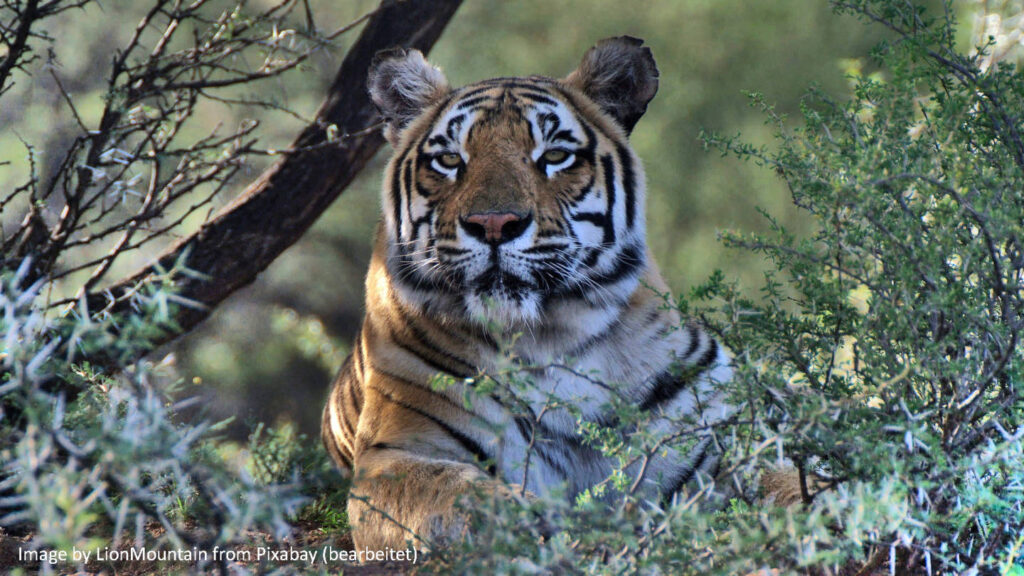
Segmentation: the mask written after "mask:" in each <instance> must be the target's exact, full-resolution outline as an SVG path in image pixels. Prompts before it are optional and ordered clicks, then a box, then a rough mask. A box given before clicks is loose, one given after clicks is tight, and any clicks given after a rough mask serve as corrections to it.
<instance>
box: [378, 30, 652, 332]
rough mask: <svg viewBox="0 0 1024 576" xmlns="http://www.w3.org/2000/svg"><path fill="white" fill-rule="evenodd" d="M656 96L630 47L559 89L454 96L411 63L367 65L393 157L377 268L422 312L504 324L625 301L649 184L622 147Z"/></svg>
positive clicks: (510, 88)
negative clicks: (554, 310) (563, 308)
mask: <svg viewBox="0 0 1024 576" xmlns="http://www.w3.org/2000/svg"><path fill="white" fill-rule="evenodd" d="M656 89H657V69H656V68H655V66H654V62H653V59H651V57H650V52H649V50H648V49H646V48H643V47H642V46H641V43H640V41H638V40H635V39H631V38H616V39H612V40H608V41H605V42H603V43H601V44H599V45H598V46H596V47H595V48H593V49H591V51H590V52H588V53H587V55H586V56H585V57H584V60H583V63H582V64H581V66H580V68H579V69H578V70H577V71H575V72H573V73H572V74H570V75H569V76H568V77H567V78H565V79H563V80H554V79H549V78H543V77H530V78H502V79H495V80H487V81H484V82H479V83H476V84H472V85H470V86H466V87H463V88H461V89H458V90H451V89H450V88H448V85H447V83H446V81H445V80H444V77H443V76H442V75H441V73H440V71H438V70H437V69H436V68H433V67H432V66H430V65H429V64H427V63H426V62H425V61H424V60H423V57H422V55H420V54H419V53H418V52H406V51H395V52H390V53H387V54H384V55H382V56H380V57H378V60H377V61H376V62H375V64H374V67H373V69H372V71H371V76H370V93H371V95H372V96H373V98H374V102H375V103H377V105H378V107H379V108H380V110H381V112H382V113H383V115H384V117H385V119H386V121H387V122H388V126H387V129H386V130H387V135H388V138H389V140H390V141H391V143H392V145H393V146H394V148H395V153H394V155H393V157H392V159H391V161H390V163H389V165H388V169H387V172H386V182H385V186H384V194H383V205H384V233H385V234H386V235H387V247H388V255H387V258H388V270H389V272H390V274H391V276H392V278H393V280H394V282H395V283H396V284H397V285H398V287H399V289H400V290H402V291H403V292H404V293H405V295H406V296H408V297H409V298H410V299H411V300H413V301H415V302H418V303H420V304H422V305H425V306H431V305H432V306H434V307H435V308H436V309H438V310H440V309H441V308H444V309H445V312H447V313H452V308H454V309H455V310H457V311H458V312H457V313H458V314H461V315H464V316H466V317H467V318H472V319H486V320H491V321H496V322H499V323H501V324H504V325H508V324H512V325H529V324H530V323H534V322H537V321H539V320H541V319H542V318H543V317H544V316H545V313H546V311H547V310H548V309H549V307H550V306H551V305H552V303H555V302H559V301H565V300H566V299H575V300H581V301H584V302H587V303H589V304H591V305H593V306H612V305H616V303H618V304H620V305H621V303H624V302H625V300H626V299H627V298H628V297H629V295H630V294H631V293H632V292H633V291H634V290H635V288H636V284H637V282H638V278H639V276H640V273H641V272H642V269H643V266H644V256H645V246H644V186H643V172H642V168H641V166H640V163H639V161H638V160H637V159H636V157H635V156H634V154H633V152H632V150H631V148H630V147H629V144H628V140H627V134H628V131H629V130H630V129H631V128H632V127H633V125H634V124H635V123H636V121H637V120H638V119H639V117H640V115H641V114H642V113H643V111H644V109H646V105H647V102H648V101H649V100H650V98H651V97H653V96H654V92H655V91H656Z"/></svg>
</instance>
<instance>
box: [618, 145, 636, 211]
mask: <svg viewBox="0 0 1024 576" xmlns="http://www.w3.org/2000/svg"><path fill="white" fill-rule="evenodd" d="M615 151H616V152H617V153H618V155H619V164H620V165H621V166H622V189H623V190H624V191H625V194H626V199H625V202H626V227H627V228H632V227H633V220H634V219H635V218H636V173H635V172H634V171H633V162H632V156H630V154H629V150H628V149H626V146H625V145H624V144H623V143H622V142H616V143H615Z"/></svg>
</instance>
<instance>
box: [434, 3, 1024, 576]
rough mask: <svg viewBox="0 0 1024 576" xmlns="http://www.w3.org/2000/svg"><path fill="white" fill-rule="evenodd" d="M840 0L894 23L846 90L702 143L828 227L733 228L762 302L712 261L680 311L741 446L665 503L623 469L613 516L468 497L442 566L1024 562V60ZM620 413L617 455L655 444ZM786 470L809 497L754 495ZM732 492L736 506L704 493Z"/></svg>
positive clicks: (722, 434)
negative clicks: (696, 336)
mask: <svg viewBox="0 0 1024 576" xmlns="http://www.w3.org/2000/svg"><path fill="white" fill-rule="evenodd" d="M834 6H835V8H836V11H837V12H839V13H843V14H854V15H856V16H858V17H859V18H860V19H862V20H866V21H869V22H872V23H874V24H875V25H881V26H884V27H886V28H888V29H889V30H890V31H891V33H892V35H891V40H889V41H887V42H885V43H883V44H881V45H879V46H878V47H877V49H876V50H875V51H874V52H873V58H872V63H871V64H873V65H874V66H876V67H877V71H876V72H874V73H871V74H859V75H856V76H854V77H852V78H851V80H852V82H853V93H852V96H851V98H850V99H849V100H848V101H846V102H840V101H836V100H835V99H833V98H831V97H829V96H828V95H826V94H824V93H822V92H821V91H819V90H816V89H811V91H810V92H809V93H808V94H807V96H806V98H805V99H804V101H803V104H802V111H803V115H802V116H803V117H802V119H801V120H802V125H801V126H800V127H798V128H794V129H790V128H789V127H788V126H789V125H790V123H789V122H788V121H787V119H786V118H783V117H780V116H779V115H777V114H776V113H775V112H774V110H773V108H772V107H771V106H769V105H768V104H767V103H766V102H765V100H764V98H763V97H761V96H759V95H757V94H751V101H752V103H753V105H754V106H756V107H758V108H760V109H761V110H762V111H763V112H764V114H765V115H766V117H767V119H768V122H769V124H771V125H772V126H774V128H775V134H776V146H775V147H774V148H772V149H768V148H758V147H754V146H750V145H748V144H744V143H743V142H742V141H741V140H739V139H738V138H727V137H721V136H718V135H706V136H705V141H706V143H707V144H708V146H709V147H711V148H714V149H717V150H720V151H721V152H722V153H724V154H730V155H734V156H736V157H738V158H740V159H743V160H746V161H752V162H755V163H757V164H758V165H760V166H763V167H765V168H769V169H771V170H774V171H775V172H776V173H777V174H778V175H779V177H780V178H782V179H783V180H784V181H785V183H786V184H787V185H788V187H789V189H790V191H791V192H792V197H793V201H794V202H795V204H796V205H797V206H799V207H800V208H801V209H802V210H803V211H805V212H806V214H807V215H809V216H810V217H811V218H812V219H813V221H814V223H815V229H816V231H815V233H814V234H813V235H812V236H811V237H809V238H797V237H794V236H793V235H792V234H790V233H788V232H787V231H786V230H785V229H784V228H783V227H782V226H781V225H778V224H777V223H775V222H774V221H772V224H773V231H772V232H771V233H770V234H766V235H760V236H751V235H743V234H739V233H727V234H724V235H723V238H724V241H725V242H726V243H727V244H728V245H729V246H732V247H734V248H736V249H739V250H751V251H755V252H758V253H760V254H763V255H764V257H765V258H767V260H768V261H770V262H771V263H772V265H773V268H774V271H772V272H770V273H767V274H766V275H765V279H764V283H763V286H762V287H761V297H760V298H759V299H756V300H751V299H746V298H743V297H742V296H741V292H740V290H739V289H738V286H737V285H736V284H735V283H734V282H729V281H727V280H726V279H724V278H723V276H722V275H721V274H715V275H713V276H712V277H711V278H710V279H709V280H708V281H707V282H706V283H704V284H703V285H701V286H699V287H698V288H697V289H695V290H694V291H693V293H692V294H691V295H690V297H689V298H688V299H686V300H683V301H681V302H678V303H677V304H676V305H677V306H679V307H680V309H681V310H682V311H683V312H684V313H689V314H695V315H698V316H699V317H701V318H702V319H704V320H705V321H706V322H707V323H708V324H709V325H710V326H711V327H712V328H713V330H714V331H715V332H716V333H717V334H718V335H719V337H720V338H721V340H722V341H723V342H724V343H725V344H727V345H728V347H729V348H730V349H731V350H732V351H733V353H734V355H735V367H736V375H735V378H734V380H733V381H732V382H730V383H728V384H727V387H728V389H729V390H730V391H731V394H732V397H733V398H734V400H735V402H736V403H737V404H738V405H740V406H741V410H740V411H739V412H738V413H737V414H736V415H735V416H734V417H733V418H732V419H730V420H729V421H727V422H724V423H722V424H721V425H720V426H717V431H716V433H717V436H718V439H719V440H720V441H721V442H722V443H723V444H725V445H728V447H729V448H728V460H727V461H728V463H729V464H728V466H727V473H726V474H725V475H724V476H723V477H722V478H720V481H719V486H715V487H712V486H711V485H708V486H705V487H704V488H701V489H700V490H699V491H697V492H696V493H691V494H687V495H685V496H684V497H682V498H680V499H679V500H678V501H677V502H675V503H673V505H671V506H668V507H664V508H662V507H660V506H658V505H656V504H654V503H650V502H643V501H641V500H640V499H639V498H638V497H636V496H635V495H632V494H631V493H630V491H629V484H628V476H627V475H626V474H625V473H623V472H622V470H619V471H618V472H617V473H616V474H613V476H612V478H611V479H610V480H611V481H610V484H611V485H614V484H615V483H616V481H618V482H619V484H618V488H619V489H623V493H624V496H622V497H621V498H617V499H616V501H615V504H614V505H613V509H612V510H611V511H609V510H608V508H607V506H606V505H605V504H603V503H602V504H594V502H593V501H590V500H583V501H580V502H577V503H576V505H575V506H569V505H566V504H564V503H559V502H558V501H557V500H553V501H542V502H532V503H524V504H523V505H521V506H518V507H514V509H513V510H509V509H507V508H504V507H503V506H501V505H497V504H496V505H495V506H494V507H493V508H492V509H489V510H487V511H484V512H481V511H480V510H476V511H475V513H476V514H477V515H478V516H480V517H481V518H480V521H479V522H478V530H477V531H476V532H474V533H473V537H472V538H471V540H470V541H469V543H468V544H467V545H466V546H465V547H463V548H461V549H458V550H455V551H448V552H447V553H445V554H444V555H443V556H442V557H441V558H440V559H438V560H437V561H436V563H435V564H434V567H435V568H437V569H438V571H439V572H445V571H452V572H458V573H485V572H488V573H538V572H545V571H554V572H556V573H600V574H605V573H607V574H612V573H615V574H618V573H671V574H743V573H749V572H752V571H755V570H758V569H774V570H777V571H779V572H780V573H804V574H838V573H844V574H846V573H849V574H853V573H859V574H871V573H875V572H878V573H899V574H997V573H998V574H1022V573H1024V546H1022V545H1024V445H1022V438H1024V427H1022V420H1024V397H1022V392H1024V390H1022V386H1024V345H1022V343H1021V332H1022V330H1024V293H1022V282H1024V238H1022V236H1021V235H1022V234H1024V195H1022V193H1021V191H1022V190H1024V139H1022V135H1021V130H1024V124H1022V119H1024V77H1022V75H1021V73H1020V72H1019V71H1017V70H1016V69H1015V68H1014V67H1013V66H1011V65H1009V64H1005V63H1003V64H999V65H991V66H988V65H987V64H986V65H985V66H983V65H982V64H983V63H991V60H989V59H986V47H984V46H983V47H982V48H981V50H980V52H979V53H978V54H977V55H973V56H969V55H964V54H962V53H959V52H957V51H956V49H955V48H954V41H953V39H954V35H955V28H954V22H953V20H952V16H951V15H950V11H949V7H948V6H947V9H946V11H945V12H943V13H942V14H940V16H938V17H935V16H929V15H928V14H927V13H926V12H925V10H923V9H922V8H920V7H918V6H912V5H910V4H909V3H905V2H902V1H890V0H872V1H857V2H835V3H834ZM765 216H766V218H768V219H769V220H771V216H770V215H768V214H765ZM494 379H495V380H496V381H499V382H504V383H505V387H506V388H508V389H509V390H510V391H512V392H513V393H514V392H515V390H516V389H518V388H519V387H521V386H523V385H525V386H529V382H526V383H525V384H523V383H520V382H518V381H517V380H516V378H514V377H511V375H510V374H509V373H503V374H499V375H497V376H496V377H495V378H494ZM552 402H555V400H552ZM618 413H619V415H620V421H621V422H622V425H623V427H622V428H621V429H620V430H619V431H618V432H619V433H609V431H608V430H594V429H588V428H587V427H582V426H581V428H582V430H581V431H582V432H583V433H584V434H587V433H591V434H592V436H593V437H594V440H596V441H598V443H597V445H599V446H601V448H602V450H603V451H604V452H605V453H606V454H608V455H610V456H615V457H618V458H619V459H620V462H621V463H622V465H623V466H622V468H625V466H626V465H628V464H629V463H631V462H634V461H635V460H636V459H637V458H642V457H643V455H644V454H649V453H651V452H652V450H656V449H659V448H660V447H662V445H661V444H659V442H663V441H664V439H661V440H659V439H656V438H650V437H649V436H648V435H647V434H639V433H630V432H629V431H630V430H634V429H636V430H644V428H643V420H642V417H641V416H640V415H637V414H636V413H635V411H633V412H631V411H630V410H629V408H628V407H620V408H619V410H618ZM679 425H680V426H681V428H682V429H684V430H685V429H686V427H687V426H692V425H693V423H690V422H687V423H680V424H679ZM634 426H635V428H634ZM621 433H626V435H627V440H626V441H625V442H622V441H620V440H619V439H620V438H621V435H620V434H621ZM686 438H687V434H685V433H684V434H683V435H682V436H681V437H680V438H679V439H677V440H674V441H676V442H679V441H685V440H686ZM779 466H782V467H792V468H793V469H795V474H796V475H798V476H799V495H798V496H799V500H800V501H801V503H800V504H799V505H796V506H791V507H788V508H783V507H777V506H768V505H766V503H765V502H763V501H761V500H760V499H759V497H758V496H757V495H756V492H757V483H756V482H754V481H753V480H754V479H756V478H757V477H758V475H759V474H767V476H765V475H762V480H761V481H762V483H764V484H767V483H770V481H771V476H770V475H771V474H772V473H773V472H772V469H773V468H776V467H779ZM766 470H767V471H768V472H767V473H763V471H766ZM623 480H626V482H625V483H623V482H622V481H623ZM727 490H728V492H727ZM716 493H718V494H719V495H722V494H726V495H728V494H730V493H731V501H730V502H729V505H728V506H725V507H721V506H719V507H715V506H708V505H707V502H708V501H709V500H713V498H710V497H711V496H713V495H715V494H716ZM484 508H486V507H484ZM538 518H539V519H540V520H538ZM524 526H525V527H527V528H528V529H523V527H524ZM546 534H553V536H550V537H548V538H547V539H546V540H544V544H543V545H542V546H540V547H537V546H536V545H535V544H531V543H533V542H536V540H537V539H538V538H539V539H543V538H544V536H545V535H546Z"/></svg>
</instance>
